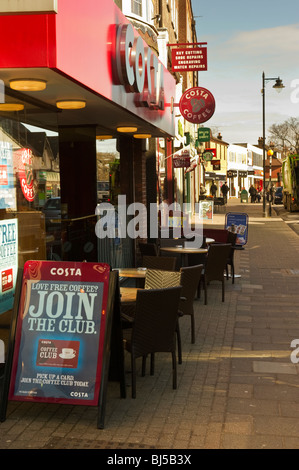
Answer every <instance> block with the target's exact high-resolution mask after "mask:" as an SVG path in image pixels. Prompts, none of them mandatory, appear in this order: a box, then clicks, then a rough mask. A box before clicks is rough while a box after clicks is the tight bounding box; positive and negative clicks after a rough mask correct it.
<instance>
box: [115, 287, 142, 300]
mask: <svg viewBox="0 0 299 470" xmlns="http://www.w3.org/2000/svg"><path fill="white" fill-rule="evenodd" d="M139 290H140V288H138V287H121V288H120V295H121V298H120V301H121V302H122V303H124V302H136V297H137V292H138V291H139Z"/></svg>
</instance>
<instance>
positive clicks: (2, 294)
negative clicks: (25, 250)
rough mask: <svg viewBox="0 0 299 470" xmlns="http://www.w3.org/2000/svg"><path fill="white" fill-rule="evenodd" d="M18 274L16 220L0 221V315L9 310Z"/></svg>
mask: <svg viewBox="0 0 299 470" xmlns="http://www.w3.org/2000/svg"><path fill="white" fill-rule="evenodd" d="M17 274H18V220H17V219H4V220H1V221H0V276H1V278H0V283H1V284H0V285H1V290H0V315H1V314H2V313H4V312H7V311H8V310H11V309H12V307H13V302H14V293H15V287H16V280H17Z"/></svg>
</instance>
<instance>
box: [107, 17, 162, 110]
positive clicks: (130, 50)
mask: <svg viewBox="0 0 299 470" xmlns="http://www.w3.org/2000/svg"><path fill="white" fill-rule="evenodd" d="M112 62H113V64H112V65H113V69H114V81H115V83H116V84H121V85H124V87H125V90H126V92H127V93H136V106H144V107H148V108H150V109H154V110H157V109H162V110H163V109H164V71H163V65H162V63H161V62H159V60H158V57H157V56H156V55H155V54H154V53H153V52H152V50H151V48H150V47H145V46H144V43H143V40H142V38H141V36H137V37H135V35H134V30H133V27H132V25H131V24H122V25H120V26H119V27H118V30H117V37H116V50H115V58H114V60H113V61H112Z"/></svg>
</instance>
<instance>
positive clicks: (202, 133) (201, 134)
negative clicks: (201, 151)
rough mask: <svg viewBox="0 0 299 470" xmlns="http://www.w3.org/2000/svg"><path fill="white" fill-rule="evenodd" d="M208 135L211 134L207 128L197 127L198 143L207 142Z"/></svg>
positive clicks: (208, 139)
mask: <svg viewBox="0 0 299 470" xmlns="http://www.w3.org/2000/svg"><path fill="white" fill-rule="evenodd" d="M210 134H211V132H210V129H209V128H208V127H199V128H198V130H197V136H198V140H199V142H209V141H210V138H211V136H210Z"/></svg>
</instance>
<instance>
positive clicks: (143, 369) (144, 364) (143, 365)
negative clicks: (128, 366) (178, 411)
mask: <svg viewBox="0 0 299 470" xmlns="http://www.w3.org/2000/svg"><path fill="white" fill-rule="evenodd" d="M146 357H147V356H142V371H141V375H142V377H144V376H145V371H146Z"/></svg>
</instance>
